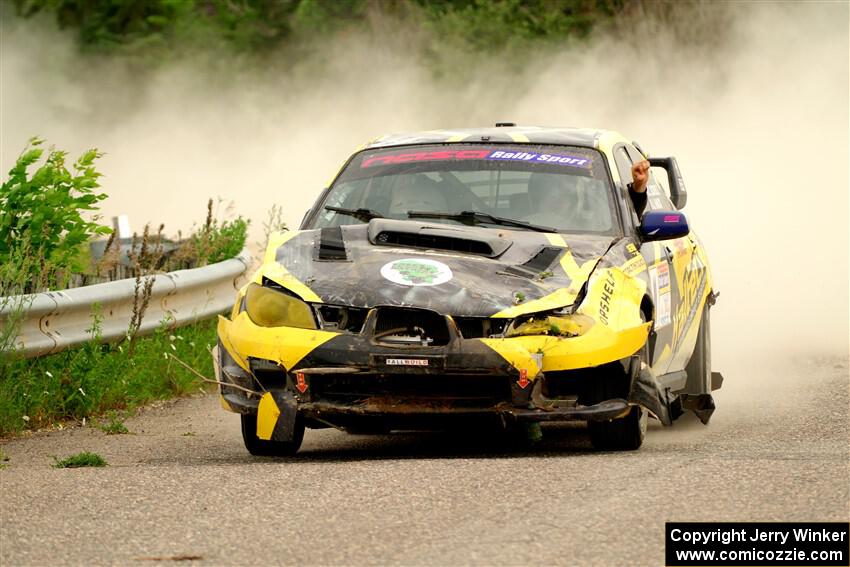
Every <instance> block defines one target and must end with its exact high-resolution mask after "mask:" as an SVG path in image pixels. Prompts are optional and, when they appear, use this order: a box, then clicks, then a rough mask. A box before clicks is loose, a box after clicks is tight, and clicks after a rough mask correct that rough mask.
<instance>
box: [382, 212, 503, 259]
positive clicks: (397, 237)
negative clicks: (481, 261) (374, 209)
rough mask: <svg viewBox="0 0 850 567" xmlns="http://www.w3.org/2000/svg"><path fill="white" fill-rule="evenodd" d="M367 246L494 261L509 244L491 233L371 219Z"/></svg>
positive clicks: (473, 229) (403, 221)
mask: <svg viewBox="0 0 850 567" xmlns="http://www.w3.org/2000/svg"><path fill="white" fill-rule="evenodd" d="M369 242H371V243H372V244H374V245H376V246H395V247H403V248H422V249H426V250H447V251H449V252H457V253H460V254H474V255H477V256H486V257H488V258H496V257H498V256H501V255H502V254H503V253H504V252H505V250H507V249H508V248H510V246H511V244H512V242H511V241H510V240H505V239H504V238H499V237H498V236H496V234H495V233H494V231H492V230H487V229H478V228H466V227H458V228H455V227H452V226H434V225H424V224H422V223H419V222H414V221H406V220H393V219H373V220H372V221H370V222H369Z"/></svg>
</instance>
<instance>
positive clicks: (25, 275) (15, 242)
mask: <svg viewBox="0 0 850 567" xmlns="http://www.w3.org/2000/svg"><path fill="white" fill-rule="evenodd" d="M42 143H43V141H42V140H39V139H38V138H32V139H31V140H30V141H29V144H28V145H27V147H26V148H25V149H24V151H23V152H22V153H21V155H20V156H19V157H18V159H17V161H16V163H15V166H14V167H13V168H12V169H11V170H10V171H9V177H8V179H7V180H6V181H5V182H4V183H3V185H2V186H0V210H3V215H2V216H0V265H3V266H4V268H3V269H2V270H0V294H2V295H12V294H10V293H6V292H7V291H16V290H19V291H20V292H21V293H32V292H34V291H38V290H39V289H40V288H41V287H43V286H55V287H59V288H61V287H65V286H64V284H65V283H67V281H68V279H69V278H70V275H71V272H72V271H79V270H82V269H83V268H84V267H85V266H84V265H81V258H80V257H81V253H82V254H84V253H85V251H84V250H83V249H84V248H85V246H84V245H85V244H87V243H88V241H89V239H91V238H92V237H94V236H96V235H102V234H107V233H109V232H111V229H109V228H107V227H103V226H100V225H99V224H98V223H97V220H98V217H97V216H94V217H93V218H92V219H90V220H86V219H85V218H84V214H85V213H90V212H93V211H96V210H97V203H98V202H99V201H102V200H103V199H105V198H106V194H105V193H96V192H95V190H96V189H97V188H98V187H99V186H100V185H99V183H98V177H100V173H98V172H97V171H96V170H95V167H94V161H95V160H96V159H97V158H98V157H100V156H101V154H100V153H98V151H97V150H89V151H87V152H86V153H84V154H83V155H82V156H80V158H79V159H78V160H77V161H76V162H74V165H73V172H71V171H69V170H68V168H66V167H65V158H66V157H67V154H66V152H62V151H59V150H56V149H55V148H53V147H51V148H50V149H49V150H48V152H47V157H46V159H45V160H44V163H43V164H41V165H40V166H38V167H37V168H36V170H35V172H34V173H32V174H31V175H30V172H29V170H30V168H31V167H32V166H34V165H38V162H39V160H41V158H42V156H43V155H44V149H42V148H41V147H39V146H41V145H42ZM16 288H17V289H16Z"/></svg>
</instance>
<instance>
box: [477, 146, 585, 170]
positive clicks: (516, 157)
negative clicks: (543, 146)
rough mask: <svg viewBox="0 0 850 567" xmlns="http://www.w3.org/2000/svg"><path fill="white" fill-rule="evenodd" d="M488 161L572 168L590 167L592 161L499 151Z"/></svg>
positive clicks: (570, 157)
mask: <svg viewBox="0 0 850 567" xmlns="http://www.w3.org/2000/svg"><path fill="white" fill-rule="evenodd" d="M486 159H492V160H499V161H528V162H534V163H553V164H556V165H569V166H572V167H590V160H589V159H587V158H581V157H576V156H568V155H563V154H535V153H529V152H505V151H502V150H497V151H495V152H493V153H491V154H490V155H489V156H487V158H486Z"/></svg>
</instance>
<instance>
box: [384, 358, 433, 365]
mask: <svg viewBox="0 0 850 567" xmlns="http://www.w3.org/2000/svg"><path fill="white" fill-rule="evenodd" d="M387 366H428V359H427V358H388V359H387Z"/></svg>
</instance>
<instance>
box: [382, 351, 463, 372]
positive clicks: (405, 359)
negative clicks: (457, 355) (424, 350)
mask: <svg viewBox="0 0 850 567" xmlns="http://www.w3.org/2000/svg"><path fill="white" fill-rule="evenodd" d="M371 363H372V367H373V368H379V369H381V370H383V371H384V372H417V371H423V372H427V371H433V370H442V369H443V368H445V367H446V357H444V356H398V355H379V354H373V355H372V356H371Z"/></svg>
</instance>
